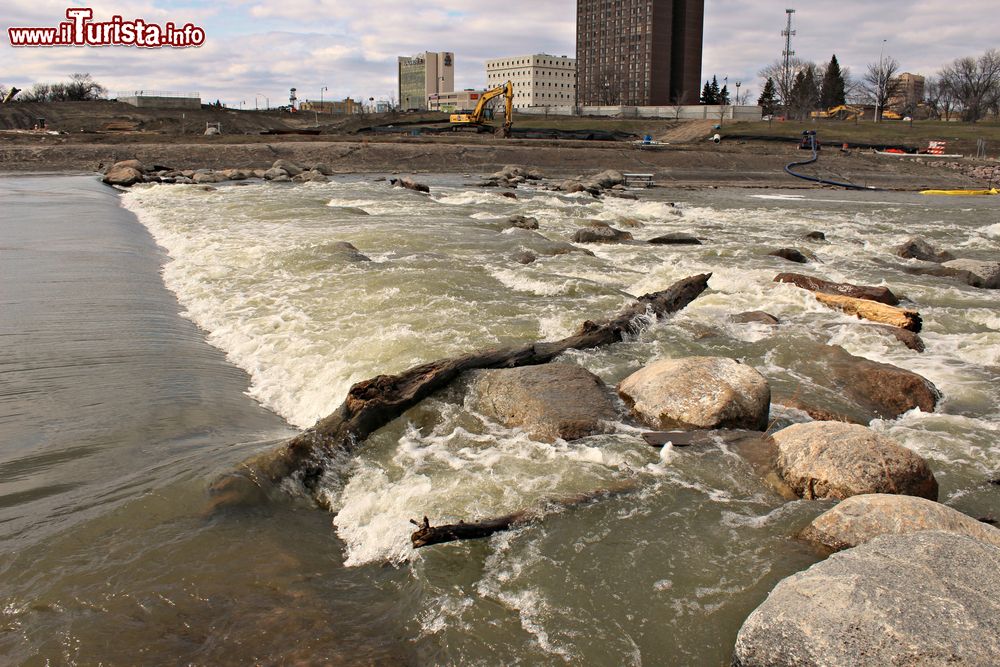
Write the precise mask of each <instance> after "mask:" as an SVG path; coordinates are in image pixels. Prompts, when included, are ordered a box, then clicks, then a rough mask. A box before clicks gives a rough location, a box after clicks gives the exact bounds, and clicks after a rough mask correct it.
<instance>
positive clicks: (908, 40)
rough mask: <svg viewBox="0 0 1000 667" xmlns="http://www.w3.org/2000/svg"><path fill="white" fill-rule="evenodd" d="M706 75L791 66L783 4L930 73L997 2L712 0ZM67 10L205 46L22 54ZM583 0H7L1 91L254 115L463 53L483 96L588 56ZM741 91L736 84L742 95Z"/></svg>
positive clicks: (855, 60) (984, 36)
mask: <svg viewBox="0 0 1000 667" xmlns="http://www.w3.org/2000/svg"><path fill="white" fill-rule="evenodd" d="M705 4H706V8H705V13H706V16H705V54H704V66H703V71H702V79H707V78H710V77H711V76H712V75H713V74H716V75H718V77H719V79H720V81H721V80H722V78H723V77H728V79H729V82H730V84H732V83H734V82H735V81H737V80H740V81H741V82H742V83H743V88H742V91H743V92H744V93H745V92H747V91H748V90H749V91H752V94H753V96H754V99H756V95H757V94H758V93H759V91H760V81H759V80H758V77H757V72H759V71H760V69H761V68H762V67H763V66H764V65H767V64H768V63H770V62H772V61H774V60H776V59H777V58H779V57H780V56H781V51H782V48H783V38H782V37H781V34H780V33H781V30H782V29H783V28H784V21H785V8H786V7H788V8H791V7H794V8H795V9H796V10H797V12H796V14H795V17H794V22H795V23H794V28H795V30H797V32H798V34H797V36H796V37H795V38H794V44H793V48H794V50H795V51H796V52H797V55H798V56H799V57H801V58H804V59H807V60H815V61H821V62H825V61H827V60H829V58H830V55H831V54H834V53H836V54H837V57H838V59H839V60H840V62H841V65H842V66H847V67H849V68H850V69H851V70H852V71H853V72H854V73H856V74H860V73H861V72H863V71H864V69H865V66H866V64H867V63H870V62H873V61H877V60H878V58H879V51H880V49H881V48H882V47H883V40H885V42H884V48H885V53H886V54H887V55H891V56H892V57H894V58H896V60H898V61H899V63H900V66H901V69H902V70H903V71H909V72H914V73H919V74H925V75H932V74H934V73H935V72H936V71H937V70H938V69H940V67H941V66H942V65H944V64H946V63H948V62H950V61H952V60H954V59H955V58H957V57H961V56H966V55H978V54H980V53H982V52H984V51H985V50H987V49H990V48H997V47H1000V11H998V10H1000V6H998V5H1000V3H998V1H997V0H878V1H873V0H825V1H823V2H819V1H816V0H809V1H808V2H807V1H798V2H796V1H795V0H780V1H779V0H706V3H705ZM68 7H92V8H93V9H94V13H95V19H103V20H108V19H110V17H111V16H112V15H114V14H118V15H121V16H122V17H123V18H124V19H127V20H128V19H135V18H141V19H143V20H146V21H148V22H156V23H161V24H163V23H166V22H167V21H172V22H174V23H175V24H179V25H183V24H185V23H188V22H191V23H193V24H195V25H197V26H200V27H202V28H204V30H205V32H206V35H207V38H206V42H205V45H204V46H202V47H200V48H189V49H166V48H164V49H139V48H134V47H105V48H96V47H54V48H13V47H11V46H10V43H9V41H8V39H7V28H8V27H11V26H14V27H29V26H30V27H40V26H55V25H57V24H58V23H59V22H60V21H63V20H65V12H66V9H67V8H68ZM575 22H576V2H575V0H506V1H505V2H488V3H486V2H475V1H474V0H472V1H470V0H420V1H419V2H413V1H412V0H408V1H403V0H392V1H389V0H353V1H345V0H215V1H213V2H192V1H184V2H158V1H153V2H149V1H143V0H119V1H116V2H107V1H105V0H93V1H89V2H73V1H68V0H59V1H55V0H4V7H3V10H2V15H0V27H2V28H3V34H2V36H0V43H2V46H0V63H2V64H0V85H4V86H8V85H10V84H14V85H17V86H18V87H26V86H29V85H31V84H33V83H36V82H54V81H61V80H65V79H66V78H67V77H68V75H69V74H71V73H73V72H89V73H91V74H92V75H93V76H94V78H95V79H96V80H97V81H99V82H100V83H102V84H104V85H105V86H106V87H107V88H108V89H109V90H110V91H112V92H115V91H119V90H122V91H125V90H136V89H144V90H170V91H198V92H200V93H201V95H202V98H203V99H204V100H206V101H208V100H215V99H217V98H218V99H221V100H223V101H225V102H228V103H229V104H231V105H233V106H238V105H239V103H240V102H241V101H242V102H244V107H245V108H253V106H254V104H255V103H259V104H260V105H261V106H263V104H264V96H267V97H268V98H270V102H271V104H272V105H274V104H278V103H279V100H281V101H282V102H283V101H284V100H285V99H287V96H288V89H289V88H291V87H292V86H294V87H296V88H297V89H298V91H299V93H298V94H299V97H300V99H308V98H312V99H317V98H318V97H319V96H320V89H321V88H322V87H323V86H326V87H327V88H328V90H327V91H326V92H325V93H323V95H324V98H325V99H334V98H337V99H340V98H343V97H344V96H346V95H351V96H353V97H355V98H356V99H358V98H363V99H367V98H368V97H375V98H376V99H378V98H388V97H390V96H395V89H396V57H397V56H400V55H412V54H414V53H417V52H420V51H453V52H454V53H455V54H456V57H455V59H456V81H455V83H456V87H458V88H465V87H481V86H483V84H484V79H485V71H484V67H483V61H484V60H486V59H487V58H495V57H500V56H512V55H522V54H530V53H539V52H544V53H551V54H555V55H569V56H573V55H574V53H575V50H576V47H575V44H576V36H575V30H576V26H575ZM730 88H732V85H730Z"/></svg>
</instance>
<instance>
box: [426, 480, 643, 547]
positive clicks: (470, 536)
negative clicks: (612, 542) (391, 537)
mask: <svg viewBox="0 0 1000 667" xmlns="http://www.w3.org/2000/svg"><path fill="white" fill-rule="evenodd" d="M637 488H639V485H638V483H637V482H634V481H627V482H622V483H620V484H618V485H616V486H613V487H610V488H605V489H600V490H598V491H590V492H587V493H580V494H577V495H573V496H564V497H561V498H553V499H550V500H548V501H545V502H544V503H543V504H542V505H540V506H539V507H535V508H531V509H524V510H520V511H518V512H514V513H512V514H507V515H504V516H501V517H496V518H494V519H485V520H482V521H474V522H472V523H467V522H465V521H459V522H458V523H453V524H448V525H446V526H432V525H431V522H430V520H429V519H428V518H427V517H426V516H425V517H424V520H423V523H421V522H418V521H416V520H414V519H410V523H412V524H413V525H414V526H417V530H416V531H415V532H414V533H413V534H412V535H410V542H411V543H412V544H413V548H414V549H420V548H422V547H429V546H431V545H434V544H446V543H448V542H458V541H460V540H478V539H482V538H484V537H489V536H491V535H493V534H495V533H499V532H502V531H505V530H510V529H512V528H517V527H518V526H523V525H524V524H526V523H530V522H532V521H536V520H538V519H541V518H542V517H543V516H545V514H547V513H550V512H553V511H558V510H562V509H569V508H572V507H578V506H580V505H585V504H587V503H590V502H592V501H594V500H600V499H603V498H607V497H609V496H615V495H618V494H621V493H627V492H629V491H633V490H635V489H637Z"/></svg>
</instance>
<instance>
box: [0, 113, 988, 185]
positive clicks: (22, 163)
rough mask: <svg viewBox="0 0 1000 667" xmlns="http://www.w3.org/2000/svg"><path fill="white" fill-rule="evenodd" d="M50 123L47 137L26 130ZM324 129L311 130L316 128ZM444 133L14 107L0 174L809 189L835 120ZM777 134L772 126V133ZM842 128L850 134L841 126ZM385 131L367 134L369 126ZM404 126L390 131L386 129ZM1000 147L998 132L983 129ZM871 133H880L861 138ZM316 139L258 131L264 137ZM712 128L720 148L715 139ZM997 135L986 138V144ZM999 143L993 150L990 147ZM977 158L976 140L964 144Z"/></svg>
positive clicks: (874, 177)
mask: <svg viewBox="0 0 1000 667" xmlns="http://www.w3.org/2000/svg"><path fill="white" fill-rule="evenodd" d="M39 118H45V125H46V128H47V131H33V130H32V129H31V128H32V127H33V126H34V124H36V123H37V122H38V121H37V119H39ZM317 122H318V127H317ZM207 123H220V124H221V126H222V132H223V133H222V134H221V135H219V136H206V135H205V134H204V130H205V127H206V124H207ZM442 124H443V125H445V126H446V125H447V116H445V115H443V114H392V115H381V114H380V115H364V116H360V115H359V116H351V117H339V118H332V117H329V116H328V117H326V118H323V117H322V116H319V117H317V116H315V115H312V114H309V113H308V112H300V113H296V114H290V113H288V112H279V111H270V112H264V111H259V112H254V111H238V110H232V109H218V108H214V107H213V108H207V107H203V108H202V109H200V110H189V111H184V112H181V111H177V110H146V109H136V108H135V107H131V106H128V105H125V104H122V103H117V102H107V101H102V102H75V103H74V102H64V103H47V104H33V103H16V104H9V105H4V106H2V107H0V172H63V173H65V172H90V171H97V170H98V169H100V168H102V167H106V166H107V165H110V164H112V163H114V162H116V161H118V160H124V159H130V158H138V159H140V160H142V161H144V162H148V163H155V164H160V165H165V166H170V167H173V168H178V169H198V168H209V169H222V168H263V167H267V166H269V165H270V164H272V163H273V162H274V161H275V160H276V159H278V158H285V159H291V160H295V161H299V162H304V163H318V162H322V163H324V164H326V165H327V166H329V167H330V168H332V169H333V170H334V171H336V172H338V173H401V174H403V173H408V174H418V173H421V172H449V173H462V174H469V176H470V178H472V177H475V176H478V175H482V174H486V173H491V172H493V171H496V170H497V169H500V168H502V167H503V166H505V165H509V164H515V165H531V166H535V167H538V168H540V169H542V170H543V171H546V172H547V173H548V174H549V175H550V176H574V175H578V174H581V173H592V172H594V171H600V170H603V169H617V170H620V171H624V172H638V173H651V174H653V175H654V177H655V180H656V181H657V182H658V183H660V184H663V185H676V186H690V187H706V186H713V185H725V186H748V187H756V186H766V187H777V186H780V187H798V186H804V187H814V186H812V185H811V184H809V183H806V182H805V181H798V180H796V179H793V178H791V177H789V176H787V175H786V174H785V173H784V171H783V167H784V165H785V164H787V163H789V162H791V161H793V160H796V159H803V158H804V157H807V155H806V154H804V153H803V152H802V151H799V150H797V146H798V141H797V136H798V135H800V134H801V131H802V128H803V127H809V128H813V129H818V130H819V131H820V134H821V138H826V136H825V135H827V134H830V135H831V138H832V140H834V141H836V140H838V139H836V138H835V136H834V135H836V132H835V130H837V127H836V124H835V122H831V123H828V124H826V125H827V127H824V126H823V124H821V125H820V126H819V127H818V128H816V127H815V126H814V124H812V123H803V124H800V125H799V126H796V125H794V124H792V123H782V124H780V127H779V128H778V129H779V130H781V132H780V133H772V134H771V135H768V136H767V137H765V139H764V140H761V139H754V140H748V139H746V138H743V137H749V136H753V137H759V136H760V135H761V131H762V129H763V128H764V127H767V124H766V123H764V124H753V123H747V124H743V123H737V124H732V123H730V124H724V125H723V127H722V128H721V129H720V130H716V129H715V126H716V125H717V124H718V123H716V122H713V121H672V120H645V119H635V118H631V119H615V118H612V119H608V118H560V117H553V116H550V117H545V116H538V115H530V116H529V115H518V116H516V117H515V127H517V126H522V127H523V126H530V127H532V128H557V129H562V130H568V131H578V130H586V129H593V130H595V131H597V130H600V131H605V132H618V133H624V134H627V135H631V136H634V137H640V136H644V135H646V134H649V135H652V136H653V137H654V138H656V139H657V140H658V141H661V142H664V143H665V144H666V145H664V146H663V147H661V148H659V149H656V150H642V149H639V148H636V147H635V146H634V144H633V143H632V142H631V141H578V140H553V139H517V138H515V139H501V138H498V137H496V136H494V135H493V134H489V133H487V134H478V135H477V134H465V133H456V134H452V133H444V134H436V135H419V136H413V134H412V132H411V131H409V130H408V129H407V128H411V127H420V126H435V125H436V126H439V127H440V126H442ZM778 125H779V124H778V123H773V125H772V128H771V129H773V126H778ZM842 125H846V124H842ZM953 126H954V124H941V123H938V124H937V125H936V126H935V127H929V126H926V125H923V124H915V125H914V127H915V128H917V129H914V130H912V131H911V134H910V135H909V136H910V138H911V139H914V140H918V141H920V142H925V139H926V136H935V133H939V134H942V135H943V136H941V137H939V138H940V139H944V140H947V139H948V136H949V135H946V134H945V131H946V130H948V131H951V130H954V129H959V128H953ZM376 127H378V128H382V129H383V131H380V132H377V133H374V132H371V131H370V130H371V128H376ZM395 128H399V129H400V132H399V133H398V134H394V133H386V132H385V130H386V129H389V130H391V129H395ZM973 129H974V130H976V131H979V132H980V133H981V134H985V135H986V136H988V137H990V138H988V139H987V142H988V143H990V142H992V143H993V146H994V152H995V151H996V150H997V149H1000V127H998V126H995V125H993V126H987V125H977V126H973ZM865 130H866V131H868V132H876V131H875V130H867V128H865ZM268 131H270V132H283V133H288V132H291V133H294V132H308V133H310V134H279V135H274V134H270V135H268V134H261V133H262V132H268ZM716 131H720V132H721V133H722V134H723V137H724V138H723V141H722V143H720V144H715V143H713V142H711V141H710V136H711V135H712V134H713V133H714V132H716ZM990 133H992V134H990ZM993 137H995V138H996V139H994V138H993ZM972 144H973V147H974V146H975V141H973V142H972ZM806 171H807V173H812V174H815V175H819V176H822V177H825V178H834V179H836V180H848V181H851V182H855V183H859V184H862V185H871V186H876V187H884V188H894V189H904V190H906V189H920V188H925V187H926V188H932V187H933V188H946V187H947V188H951V187H975V186H977V185H982V184H979V183H977V182H975V181H973V180H972V179H970V178H968V177H966V176H963V175H962V174H961V173H959V172H957V171H954V170H950V169H942V168H937V167H932V166H929V165H927V164H925V163H922V162H919V161H915V160H910V159H899V158H887V157H884V156H878V155H875V154H873V153H872V152H871V151H853V150H852V151H850V152H848V153H842V152H840V151H838V150H829V149H827V150H824V151H823V152H822V157H821V160H820V161H819V163H818V165H817V166H816V167H814V168H809V169H807V170H806Z"/></svg>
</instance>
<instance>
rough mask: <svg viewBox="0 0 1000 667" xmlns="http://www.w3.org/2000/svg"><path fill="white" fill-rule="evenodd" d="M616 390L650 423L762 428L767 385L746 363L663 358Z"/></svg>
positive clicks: (767, 400)
mask: <svg viewBox="0 0 1000 667" xmlns="http://www.w3.org/2000/svg"><path fill="white" fill-rule="evenodd" d="M618 394H619V395H620V396H621V397H622V399H624V400H625V402H626V403H627V404H628V405H629V406H630V407H631V409H632V413H633V414H634V415H635V416H636V418H637V419H638V420H639V421H641V422H643V423H644V424H647V425H649V426H651V427H653V428H658V429H671V428H687V429H703V428H704V429H713V428H746V429H755V430H764V429H765V428H766V427H767V417H768V413H769V410H770V406H771V388H770V386H769V385H768V383H767V380H766V379H765V378H764V376H763V375H761V374H760V373H758V372H757V371H756V370H754V369H753V368H751V367H750V366H745V365H743V364H741V363H739V362H738V361H736V360H735V359H727V358H725V357H685V358H681V359H664V360H661V361H658V362H656V363H654V364H652V365H650V366H646V367H645V368H643V369H641V370H639V371H637V372H635V373H633V374H632V375H630V376H629V377H627V378H625V379H624V380H622V382H621V384H619V385H618Z"/></svg>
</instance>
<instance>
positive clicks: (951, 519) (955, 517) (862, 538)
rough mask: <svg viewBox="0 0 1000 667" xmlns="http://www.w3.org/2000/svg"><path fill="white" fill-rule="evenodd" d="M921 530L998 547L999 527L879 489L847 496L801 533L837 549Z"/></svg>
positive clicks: (934, 504)
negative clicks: (948, 534) (885, 536)
mask: <svg viewBox="0 0 1000 667" xmlns="http://www.w3.org/2000/svg"><path fill="white" fill-rule="evenodd" d="M925 530H938V531H943V532H946V533H954V534H956V535H966V536H968V537H972V538H974V539H977V540H979V541H980V542H984V543H986V544H992V545H993V546H995V547H998V548H1000V530H997V529H996V528H993V527H992V526H987V525H986V524H985V523H982V522H981V521H977V520H975V519H973V518H972V517H970V516H966V515H965V514H962V513H961V512H959V511H958V510H954V509H952V508H950V507H948V506H946V505H941V504H940V503H936V502H933V501H930V500H926V499H924V498H916V497H913V496H900V495H888V494H881V493H876V494H867V495H862V496H854V497H852V498H848V499H847V500H845V501H843V502H841V503H840V504H839V505H837V506H836V507H834V508H833V509H832V510H829V511H828V512H825V513H823V514H821V515H820V516H819V517H817V518H816V519H815V520H814V521H813V522H812V523H811V524H809V527H807V528H806V529H805V530H804V531H803V532H802V537H803V538H804V539H807V540H809V541H811V542H816V543H817V544H820V545H822V546H825V547H827V548H828V549H833V550H835V551H840V550H842V549H850V548H851V547H856V546H858V545H859V544H864V543H865V542H870V541H871V540H873V539H875V538H876V537H879V536H881V535H905V534H909V533H916V532H920V531H925Z"/></svg>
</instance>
